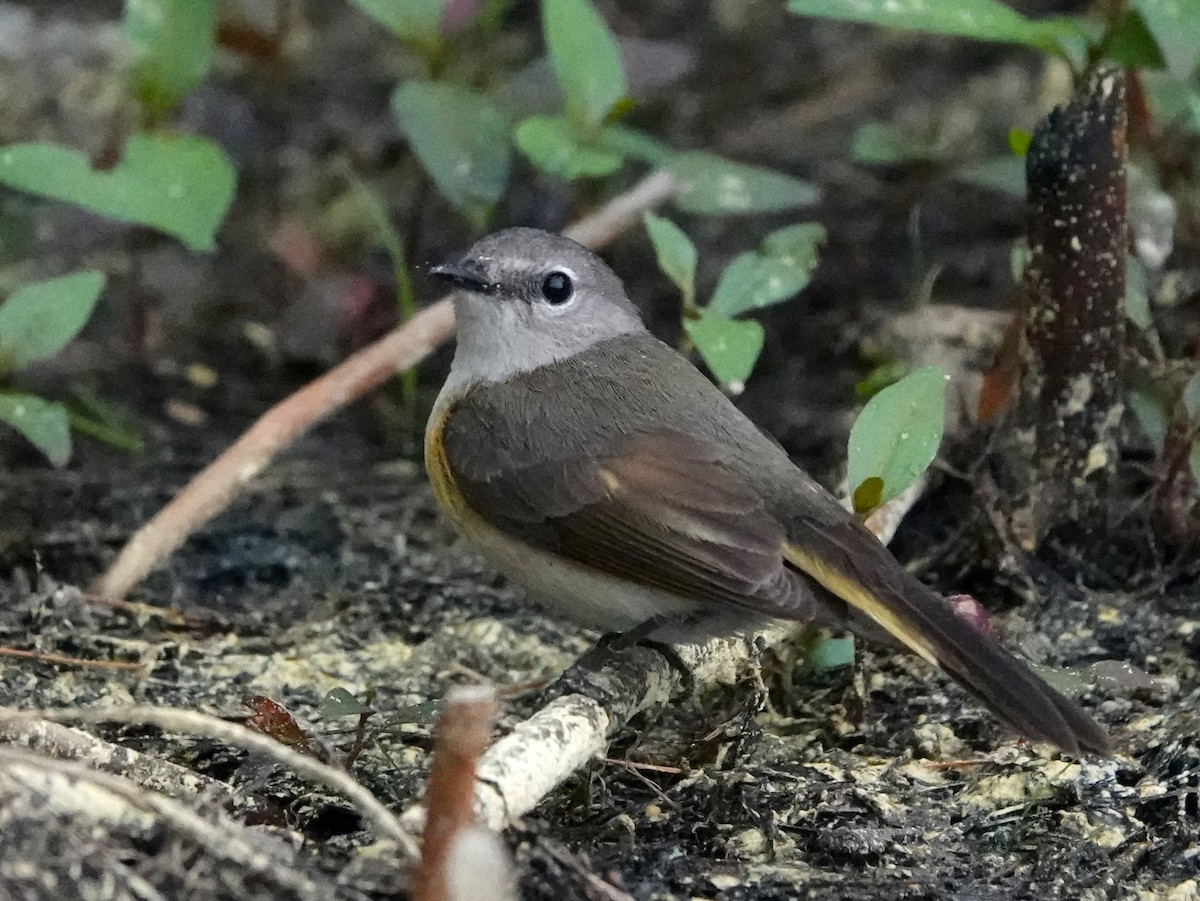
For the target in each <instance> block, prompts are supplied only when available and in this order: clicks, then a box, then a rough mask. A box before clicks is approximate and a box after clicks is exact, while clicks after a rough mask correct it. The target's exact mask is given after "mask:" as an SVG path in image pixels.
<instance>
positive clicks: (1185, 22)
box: [1134, 0, 1200, 81]
mask: <svg viewBox="0 0 1200 901" xmlns="http://www.w3.org/2000/svg"><path fill="white" fill-rule="evenodd" d="M1134 6H1135V7H1136V8H1137V11H1138V12H1140V13H1141V14H1142V19H1143V20H1144V21H1145V23H1146V28H1147V29H1149V31H1150V33H1151V34H1152V35H1154V40H1155V41H1156V42H1157V44H1158V49H1159V50H1160V51H1161V53H1162V57H1163V62H1164V63H1165V64H1166V67H1167V71H1168V72H1170V73H1171V75H1172V76H1174V77H1175V78H1176V79H1178V80H1179V81H1185V80H1186V79H1188V78H1190V77H1191V75H1192V73H1193V72H1195V71H1196V63H1197V61H1198V60H1200V0H1134Z"/></svg>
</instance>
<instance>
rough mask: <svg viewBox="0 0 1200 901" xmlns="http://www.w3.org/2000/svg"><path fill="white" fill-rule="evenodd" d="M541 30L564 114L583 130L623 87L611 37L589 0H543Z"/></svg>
mask: <svg viewBox="0 0 1200 901" xmlns="http://www.w3.org/2000/svg"><path fill="white" fill-rule="evenodd" d="M542 31H543V33H544V34H545V37H546V49H547V50H548V51H549V54H550V63H551V64H552V65H553V66H554V73H555V75H556V76H557V77H558V84H559V87H561V88H562V92H563V96H564V98H565V99H566V106H567V115H568V116H569V117H570V119H571V121H572V122H573V123H574V124H575V125H576V126H578V127H579V128H581V129H582V130H583V131H584V132H585V133H588V132H591V131H593V130H595V129H597V128H599V127H600V125H601V123H603V122H604V120H605V118H607V116H608V114H609V112H610V111H611V110H612V108H613V107H614V106H616V104H617V102H618V101H619V100H621V99H622V98H623V97H624V96H625V92H626V88H625V70H624V68H623V67H622V65H621V50H620V48H619V47H618V46H617V42H616V39H615V38H614V37H613V36H612V33H611V32H610V31H609V30H608V26H607V25H605V24H604V20H603V19H602V18H600V14H599V13H598V12H596V8H595V7H594V6H592V4H591V3H590V2H589V0H542ZM614 168H615V167H614Z"/></svg>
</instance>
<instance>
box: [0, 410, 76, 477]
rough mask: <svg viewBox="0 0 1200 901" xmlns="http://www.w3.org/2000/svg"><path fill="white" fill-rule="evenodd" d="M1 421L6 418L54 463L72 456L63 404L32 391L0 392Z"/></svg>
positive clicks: (62, 462) (5, 420)
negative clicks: (23, 392)
mask: <svg viewBox="0 0 1200 901" xmlns="http://www.w3.org/2000/svg"><path fill="white" fill-rule="evenodd" d="M0 422H6V423H8V424H9V425H10V426H12V427H13V428H14V429H16V430H17V431H18V432H20V433H21V434H22V435H24V436H25V437H26V438H27V439H28V440H29V442H30V443H31V444H32V445H33V446H34V447H36V448H37V449H38V450H40V451H41V452H42V453H43V454H45V455H46V459H48V460H49V461H50V462H51V463H53V464H54V465H55V466H63V465H64V464H65V463H66V462H67V461H68V460H70V459H71V430H70V426H69V425H68V424H67V411H66V410H64V409H63V407H62V404H55V403H51V402H50V401H47V400H42V399H41V398H40V397H37V396H36V395H33V394H14V393H3V394H0Z"/></svg>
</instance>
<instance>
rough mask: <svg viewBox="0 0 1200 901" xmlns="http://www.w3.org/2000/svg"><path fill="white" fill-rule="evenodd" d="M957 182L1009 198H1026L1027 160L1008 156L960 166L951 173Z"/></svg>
mask: <svg viewBox="0 0 1200 901" xmlns="http://www.w3.org/2000/svg"><path fill="white" fill-rule="evenodd" d="M950 177H951V178H953V179H954V180H955V181H961V182H966V183H967V184H970V185H975V186H977V187H980V188H986V189H987V190H989V191H995V192H996V193H998V194H1007V195H1008V196H1009V197H1024V196H1025V160H1024V158H1022V157H1019V156H1012V155H1010V154H1006V155H1004V156H997V157H993V158H992V159H990V160H982V161H980V162H978V163H968V164H967V165H965V166H959V167H958V168H956V169H954V170H953V171H952V172H951V173H950Z"/></svg>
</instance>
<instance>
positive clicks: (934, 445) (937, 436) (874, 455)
mask: <svg viewBox="0 0 1200 901" xmlns="http://www.w3.org/2000/svg"><path fill="white" fill-rule="evenodd" d="M945 414H946V375H945V373H943V372H942V369H941V367H940V366H926V367H924V368H922V369H918V370H917V371H916V372H913V373H911V374H910V375H907V376H905V377H904V378H902V379H901V380H900V381H898V382H897V383H896V384H894V385H891V386H889V387H887V388H884V389H883V390H882V391H880V392H879V393H878V394H876V395H875V396H874V397H873V398H871V400H870V401H869V402H868V403H867V405H866V406H865V407H863V411H862V413H860V414H859V415H858V419H856V420H855V422H854V427H853V428H852V429H851V430H850V445H849V459H848V461H847V466H846V479H847V482H848V483H849V485H850V489H851V491H852V492H853V494H854V496H855V497H856V498H857V497H858V496H859V495H858V492H859V488H860V486H862V485H863V483H864V482H867V481H868V480H869V479H871V478H878V479H881V480H882V481H883V486H882V488H881V490H880V491H879V492H878V495H876V493H875V492H874V491H870V490H869V489H866V491H867V493H868V494H869V495H870V497H869V498H868V497H865V496H864V499H867V500H876V497H877V498H878V500H877V503H876V504H875V505H874V506H879V505H880V504H884V503H887V502H888V501H889V500H891V499H892V498H894V497H895V496H896V495H898V494H900V492H902V491H903V490H904V489H905V488H907V487H908V486H909V485H911V484H912V483H913V482H914V481H915V480H916V479H917V477H918V476H920V475H921V473H923V472H924V471H925V469H926V467H928V466H929V464H930V463H931V462H933V458H934V456H935V455H936V454H937V449H938V445H939V444H940V443H941V441H942V427H943V421H944V419H945ZM871 509H874V507H867V508H863V507H860V506H858V504H855V510H856V512H858V513H867V512H869V511H870V510H871Z"/></svg>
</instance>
